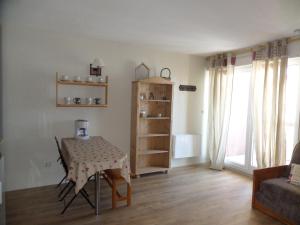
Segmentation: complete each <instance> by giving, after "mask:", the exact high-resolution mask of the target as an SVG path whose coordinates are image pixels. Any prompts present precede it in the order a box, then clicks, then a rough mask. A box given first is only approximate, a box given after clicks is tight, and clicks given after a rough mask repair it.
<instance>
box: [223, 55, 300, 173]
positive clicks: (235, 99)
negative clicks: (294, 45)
mask: <svg viewBox="0 0 300 225" xmlns="http://www.w3.org/2000/svg"><path fill="white" fill-rule="evenodd" d="M251 70H252V66H251V65H246V66H237V67H236V68H235V73H234V81H233V82H234V83H233V92H232V105H231V117H230V124H229V133H228V140H227V148H226V158H225V163H226V165H227V166H230V167H233V168H235V169H238V170H241V171H244V172H246V173H251V171H252V170H253V168H255V167H256V166H257V163H256V156H255V155H256V154H255V149H254V148H253V145H252V135H251V134H252V122H251V107H250V104H251V100H250V85H251ZM299 114H300V58H293V59H289V61H288V71H287V82H286V110H285V130H286V163H287V164H288V163H289V162H290V160H291V156H292V152H293V149H294V146H295V144H296V143H297V142H298V141H299V135H300V133H299V126H300V116H299Z"/></svg>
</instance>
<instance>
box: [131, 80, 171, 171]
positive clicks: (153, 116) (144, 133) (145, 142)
mask: <svg viewBox="0 0 300 225" xmlns="http://www.w3.org/2000/svg"><path fill="white" fill-rule="evenodd" d="M150 93H152V94H153V96H154V99H153V97H152V98H151V99H149V97H150ZM172 93H173V83H172V82H170V81H168V80H166V79H163V78H159V77H153V78H149V79H146V80H141V81H134V82H133V83H132V114H131V115H132V118H131V154H130V165H131V172H132V173H133V175H135V176H139V175H142V174H147V173H154V172H167V171H168V169H169V168H170V158H171V127H172V97H173V94H172ZM141 96H144V98H141ZM141 110H143V111H146V114H147V115H146V117H141V116H140V112H141Z"/></svg>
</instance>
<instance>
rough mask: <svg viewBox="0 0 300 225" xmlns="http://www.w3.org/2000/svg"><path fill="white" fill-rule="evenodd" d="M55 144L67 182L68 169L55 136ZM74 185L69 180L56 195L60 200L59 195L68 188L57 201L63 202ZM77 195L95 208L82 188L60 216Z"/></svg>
mask: <svg viewBox="0 0 300 225" xmlns="http://www.w3.org/2000/svg"><path fill="white" fill-rule="evenodd" d="M55 142H56V145H57V149H58V152H59V157H60V161H61V164H62V166H63V169H64V171H65V177H64V180H67V175H68V171H69V169H68V166H67V164H66V161H65V159H64V156H63V154H62V152H61V149H60V145H59V142H58V138H57V137H56V136H55ZM75 185H76V183H75V182H74V181H72V180H69V181H68V183H67V184H66V186H65V187H64V188H63V189H62V190H61V192H60V193H59V195H58V197H59V198H60V197H61V195H62V194H63V193H64V192H65V190H66V189H67V188H68V187H69V188H68V190H67V192H65V193H64V195H63V196H62V197H61V198H60V199H59V201H62V200H64V199H65V198H66V196H67V195H68V194H69V193H70V192H71V190H72V189H73V188H74V187H75ZM78 194H81V195H82V196H83V197H84V198H85V200H86V201H87V202H88V203H89V205H90V206H91V207H92V208H95V206H94V205H93V203H92V202H91V201H90V199H89V195H88V193H87V192H86V190H85V189H84V188H82V189H81V190H80V191H79V192H78V193H77V194H74V196H73V197H72V198H71V200H70V201H69V202H68V203H67V204H66V205H65V207H64V209H63V210H62V212H61V214H64V213H65V211H66V210H67V209H68V207H69V206H70V205H71V204H72V202H73V201H74V200H75V198H76V197H77V196H78Z"/></svg>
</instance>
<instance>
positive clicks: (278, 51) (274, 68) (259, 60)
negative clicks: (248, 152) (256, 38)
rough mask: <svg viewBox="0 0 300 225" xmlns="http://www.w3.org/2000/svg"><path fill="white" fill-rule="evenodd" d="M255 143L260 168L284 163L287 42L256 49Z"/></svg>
mask: <svg viewBox="0 0 300 225" xmlns="http://www.w3.org/2000/svg"><path fill="white" fill-rule="evenodd" d="M252 73H253V74H252V119H253V144H254V149H255V151H256V160H257V166H258V167H259V168H264V167H270V166H277V165H282V164H285V158H286V144H285V88H286V77H287V41H286V40H280V41H275V42H272V43H269V44H268V46H266V47H263V48H260V49H258V50H255V51H254V52H253V69H252Z"/></svg>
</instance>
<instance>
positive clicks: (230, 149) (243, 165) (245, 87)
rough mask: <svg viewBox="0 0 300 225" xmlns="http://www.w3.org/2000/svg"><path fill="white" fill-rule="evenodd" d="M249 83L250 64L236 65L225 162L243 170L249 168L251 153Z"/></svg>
mask: <svg viewBox="0 0 300 225" xmlns="http://www.w3.org/2000/svg"><path fill="white" fill-rule="evenodd" d="M250 85H251V65H246V66H236V67H235V71H234V80H233V91H232V103H231V117H230V124H229V132H228V139H227V147H226V158H225V162H226V164H227V165H230V166H232V167H236V168H237V169H240V170H243V171H245V172H248V171H250V170H251V163H250V162H251V155H252V154H251V143H252V141H251V140H252V137H251V132H252V130H251V128H252V126H251V120H250V116H251V112H250V110H249V109H250V107H249V105H250Z"/></svg>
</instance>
